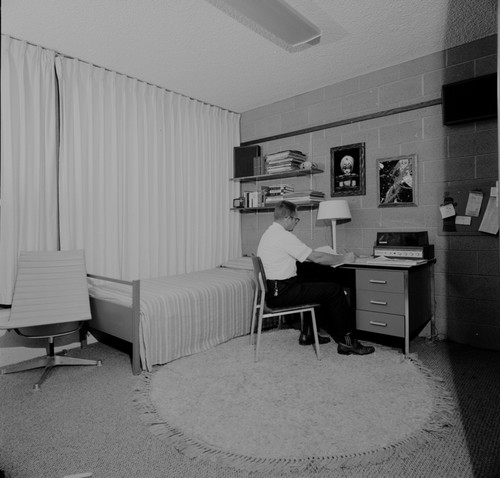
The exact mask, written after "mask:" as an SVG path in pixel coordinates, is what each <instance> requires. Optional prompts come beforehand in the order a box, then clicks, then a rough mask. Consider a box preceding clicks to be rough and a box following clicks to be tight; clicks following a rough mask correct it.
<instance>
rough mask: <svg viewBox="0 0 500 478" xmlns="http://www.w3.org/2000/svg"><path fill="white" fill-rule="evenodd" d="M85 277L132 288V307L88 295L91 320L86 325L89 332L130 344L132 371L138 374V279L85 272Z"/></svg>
mask: <svg viewBox="0 0 500 478" xmlns="http://www.w3.org/2000/svg"><path fill="white" fill-rule="evenodd" d="M87 277H90V278H92V279H99V280H104V281H108V282H116V283H118V284H125V285H129V286H130V287H131V288H132V307H126V306H124V305H120V304H114V303H112V302H109V301H105V300H102V299H96V298H93V297H90V310H91V313H92V320H90V321H89V323H88V327H89V330H90V331H91V332H92V331H96V332H97V333H99V332H101V333H104V334H107V335H110V336H112V337H117V338H119V339H121V340H124V341H125V342H128V343H129V344H131V346H132V373H133V374H134V375H139V374H140V373H141V371H142V369H141V359H140V355H139V315H140V303H141V282H140V280H134V281H124V280H120V279H112V278H110V277H104V276H98V275H94V274H87Z"/></svg>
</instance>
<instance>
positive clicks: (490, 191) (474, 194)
mask: <svg viewBox="0 0 500 478" xmlns="http://www.w3.org/2000/svg"><path fill="white" fill-rule="evenodd" d="M445 193H446V194H445ZM443 197H444V202H443V204H441V206H440V208H439V212H440V215H441V219H442V221H443V226H442V227H441V228H440V229H439V231H438V233H439V234H440V235H454V234H456V235H484V234H488V235H489V234H498V182H497V181H494V180H492V179H489V180H471V181H463V182H460V183H456V184H455V183H449V184H448V186H447V187H446V189H444V190H443Z"/></svg>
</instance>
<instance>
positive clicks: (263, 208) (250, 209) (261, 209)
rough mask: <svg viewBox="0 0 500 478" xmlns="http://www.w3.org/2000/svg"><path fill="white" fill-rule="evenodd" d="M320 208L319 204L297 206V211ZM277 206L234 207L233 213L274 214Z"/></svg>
mask: <svg viewBox="0 0 500 478" xmlns="http://www.w3.org/2000/svg"><path fill="white" fill-rule="evenodd" d="M318 207H319V203H318V202H314V203H305V204H297V209H299V210H303V209H317V208H318ZM274 208H275V205H273V206H260V207H232V208H231V211H240V212H241V213H252V212H272V211H274Z"/></svg>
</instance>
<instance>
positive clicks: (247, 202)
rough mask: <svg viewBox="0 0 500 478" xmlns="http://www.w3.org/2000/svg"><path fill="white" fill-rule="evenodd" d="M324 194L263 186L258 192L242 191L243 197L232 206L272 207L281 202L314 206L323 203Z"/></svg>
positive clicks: (286, 187)
mask: <svg viewBox="0 0 500 478" xmlns="http://www.w3.org/2000/svg"><path fill="white" fill-rule="evenodd" d="M324 197H325V194H324V193H322V192H321V191H315V190H313V189H302V190H298V191H295V190H294V188H293V187H290V186H287V185H282V186H276V187H273V186H263V187H262V189H261V190H260V191H244V192H243V196H242V197H240V198H237V199H235V202H234V206H235V207H240V208H246V209H248V208H258V207H274V206H276V205H277V204H278V203H279V202H281V201H284V200H285V201H290V202H293V203H295V204H298V205H300V204H315V203H320V202H321V201H323V199H324Z"/></svg>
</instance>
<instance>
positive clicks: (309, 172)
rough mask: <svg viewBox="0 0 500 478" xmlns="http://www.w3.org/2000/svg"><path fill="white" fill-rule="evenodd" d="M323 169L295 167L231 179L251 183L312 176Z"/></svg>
mask: <svg viewBox="0 0 500 478" xmlns="http://www.w3.org/2000/svg"><path fill="white" fill-rule="evenodd" d="M323 172H324V171H323V170H322V169H318V168H314V169H294V170H293V171H287V172H284V173H275V174H261V175H259V176H244V177H241V178H231V181H239V182H240V183H250V182H254V181H267V180H268V179H283V178H293V177H296V176H310V175H312V174H319V173H323Z"/></svg>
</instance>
